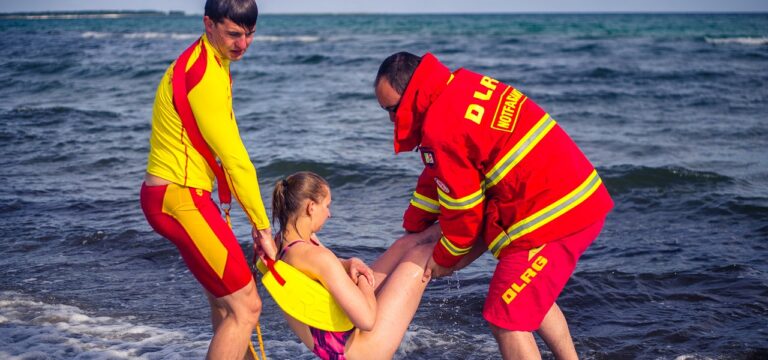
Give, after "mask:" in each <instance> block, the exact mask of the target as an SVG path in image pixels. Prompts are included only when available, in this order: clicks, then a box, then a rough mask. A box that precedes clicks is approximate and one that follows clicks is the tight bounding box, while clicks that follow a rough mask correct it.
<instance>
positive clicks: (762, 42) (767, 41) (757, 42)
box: [705, 37, 768, 46]
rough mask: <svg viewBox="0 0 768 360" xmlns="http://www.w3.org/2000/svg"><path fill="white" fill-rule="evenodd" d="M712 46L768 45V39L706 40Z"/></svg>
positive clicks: (734, 38)
mask: <svg viewBox="0 0 768 360" xmlns="http://www.w3.org/2000/svg"><path fill="white" fill-rule="evenodd" d="M705 40H706V42H708V43H710V44H740V45H752V46H761V45H768V37H733V38H705Z"/></svg>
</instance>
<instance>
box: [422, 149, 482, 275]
mask: <svg viewBox="0 0 768 360" xmlns="http://www.w3.org/2000/svg"><path fill="white" fill-rule="evenodd" d="M458 149H466V146H465V145H463V144H452V143H445V144H443V145H442V146H439V147H437V148H436V149H435V159H436V161H437V166H436V167H435V170H436V179H435V182H436V183H437V193H438V198H439V203H440V216H439V220H440V227H441V229H442V230H443V237H442V238H441V239H440V241H439V242H438V243H437V245H435V250H434V252H433V254H432V257H433V258H434V260H435V262H436V263H438V264H439V265H440V266H443V267H452V266H454V265H456V264H457V263H458V262H459V260H461V258H462V257H464V256H465V255H467V254H468V253H469V252H470V250H471V249H472V245H473V244H474V242H475V240H476V239H477V238H478V237H479V236H478V235H479V234H480V229H481V226H482V223H483V216H484V208H485V205H484V202H485V194H484V190H483V183H482V179H481V175H480V172H479V171H477V169H476V168H475V167H474V166H473V165H472V164H471V162H470V160H469V159H468V158H467V156H466V151H460V150H458Z"/></svg>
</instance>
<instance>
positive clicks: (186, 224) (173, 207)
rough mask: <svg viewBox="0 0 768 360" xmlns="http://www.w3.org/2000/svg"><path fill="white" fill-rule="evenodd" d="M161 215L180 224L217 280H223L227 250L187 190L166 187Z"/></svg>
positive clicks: (172, 186) (171, 186) (172, 185)
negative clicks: (167, 216)
mask: <svg viewBox="0 0 768 360" xmlns="http://www.w3.org/2000/svg"><path fill="white" fill-rule="evenodd" d="M163 213H165V214H168V215H169V216H171V217H173V218H174V219H176V220H177V221H178V222H179V223H180V224H181V226H182V227H183V228H184V230H185V231H186V232H187V234H189V237H190V238H192V242H193V243H194V244H195V247H197V249H198V251H200V253H201V254H202V255H203V258H205V261H206V262H207V263H208V265H209V266H210V267H211V269H213V271H215V272H216V275H219V278H223V277H224V269H225V268H226V266H227V256H228V251H227V248H226V247H224V244H222V243H221V241H219V238H218V237H217V236H216V234H215V233H214V232H213V230H212V229H211V227H210V226H208V223H207V222H206V221H205V218H203V215H202V214H200V211H199V210H198V209H197V207H195V203H194V200H192V195H190V194H189V189H187V188H182V187H179V186H178V185H174V184H170V185H168V189H167V190H166V192H165V197H164V198H163Z"/></svg>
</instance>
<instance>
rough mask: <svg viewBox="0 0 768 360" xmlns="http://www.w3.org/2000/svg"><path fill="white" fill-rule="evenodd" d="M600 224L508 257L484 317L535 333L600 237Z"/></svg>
mask: <svg viewBox="0 0 768 360" xmlns="http://www.w3.org/2000/svg"><path fill="white" fill-rule="evenodd" d="M603 222H604V221H603V220H600V221H598V222H596V223H594V224H592V225H590V226H589V227H587V228H586V229H584V230H581V231H579V232H577V233H575V234H572V235H570V236H567V237H565V238H563V239H560V240H558V241H553V242H550V243H547V244H545V245H543V246H541V247H539V248H536V249H532V250H520V251H515V252H509V253H507V254H506V255H505V256H504V257H503V258H502V259H499V264H498V265H496V271H495V272H494V274H493V278H492V279H491V284H490V287H489V289H488V297H486V299H485V306H484V308H483V317H484V318H485V320H487V321H488V322H489V323H491V324H493V325H496V326H498V327H500V328H502V329H507V330H511V331H535V330H536V329H538V328H539V326H540V325H541V321H542V320H543V319H544V316H545V315H546V314H547V312H548V311H549V309H550V308H551V307H552V305H553V304H554V303H555V300H556V299H557V297H558V296H559V295H560V292H561V291H562V290H563V288H564V287H565V283H566V282H568V278H570V277H571V274H573V271H574V270H575V269H576V262H577V261H578V260H579V257H580V256H581V254H582V253H583V252H584V250H586V249H587V247H589V245H590V244H591V243H592V242H593V241H594V240H595V239H596V238H597V235H599V234H600V230H601V229H602V228H603Z"/></svg>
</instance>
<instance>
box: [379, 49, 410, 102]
mask: <svg viewBox="0 0 768 360" xmlns="http://www.w3.org/2000/svg"><path fill="white" fill-rule="evenodd" d="M419 63H421V57H420V56H416V55H413V54H411V53H409V52H405V51H401V52H399V53H395V54H392V55H390V56H389V57H388V58H386V59H384V61H383V62H382V63H381V66H379V72H378V73H376V81H374V83H373V87H374V88H375V87H376V86H378V85H379V82H380V81H381V79H382V78H385V79H387V82H389V84H390V85H392V88H393V89H395V91H397V93H398V94H400V95H403V93H404V92H405V88H407V87H408V82H410V81H411V77H413V72H414V71H416V68H417V67H419Z"/></svg>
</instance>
